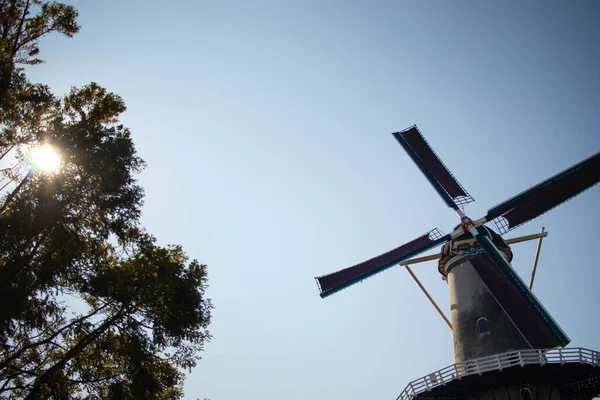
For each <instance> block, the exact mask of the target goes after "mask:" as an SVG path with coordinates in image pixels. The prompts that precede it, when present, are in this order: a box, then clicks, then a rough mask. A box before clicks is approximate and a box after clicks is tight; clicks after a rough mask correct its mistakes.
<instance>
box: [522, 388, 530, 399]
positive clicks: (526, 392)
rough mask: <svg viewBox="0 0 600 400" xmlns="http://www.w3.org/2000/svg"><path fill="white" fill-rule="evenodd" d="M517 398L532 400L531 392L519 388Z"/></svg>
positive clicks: (527, 389)
mask: <svg viewBox="0 0 600 400" xmlns="http://www.w3.org/2000/svg"><path fill="white" fill-rule="evenodd" d="M519 397H520V398H521V400H531V399H532V398H533V397H531V390H529V388H521V390H519Z"/></svg>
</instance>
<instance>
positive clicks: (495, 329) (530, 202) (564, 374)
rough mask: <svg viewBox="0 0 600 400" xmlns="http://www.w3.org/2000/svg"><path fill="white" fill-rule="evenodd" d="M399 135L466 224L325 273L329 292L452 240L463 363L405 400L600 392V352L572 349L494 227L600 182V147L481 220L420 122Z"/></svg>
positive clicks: (442, 265)
mask: <svg viewBox="0 0 600 400" xmlns="http://www.w3.org/2000/svg"><path fill="white" fill-rule="evenodd" d="M393 135H394V137H395V138H396V140H397V141H398V142H399V143H400V145H401V146H402V147H403V148H404V149H405V150H406V152H407V153H408V155H409V156H410V157H411V158H412V160H413V161H414V162H415V164H416V165H417V167H418V168H419V169H420V170H421V172H422V173H423V174H424V175H425V177H426V178H427V180H428V181H429V182H430V183H431V185H432V186H433V187H434V189H435V190H436V191H437V192H438V194H439V195H440V197H441V198H442V200H443V201H444V202H445V203H446V205H447V206H448V207H450V208H452V209H453V210H454V211H455V212H456V213H457V214H458V216H459V218H460V225H458V226H457V227H456V228H455V229H454V230H453V231H452V232H451V233H449V234H447V235H443V234H441V232H440V231H439V230H438V229H437V228H436V229H433V230H431V231H429V232H427V233H425V234H424V235H422V236H420V237H418V238H416V239H414V240H413V241H411V242H408V243H406V244H404V245H402V246H399V247H397V248H395V249H393V250H391V251H389V252H387V253H385V254H382V255H379V256H377V257H374V258H372V259H370V260H367V261H364V262H362V263H360V264H356V265H354V266H352V267H349V268H345V269H342V270H340V271H337V272H334V273H331V274H327V275H323V276H319V277H317V278H315V279H316V281H317V285H318V287H319V290H320V295H321V297H323V298H324V297H327V296H329V295H331V294H334V293H336V292H338V291H340V290H342V289H345V288H347V287H348V286H351V285H353V284H355V283H357V282H360V281H362V280H363V279H366V278H369V277H371V276H373V275H375V274H377V273H379V272H381V271H383V270H385V269H388V268H391V267H393V266H395V265H398V264H401V265H407V263H408V260H410V259H412V258H413V257H415V256H416V255H418V254H419V253H422V252H424V251H427V250H429V249H432V248H435V247H438V246H440V245H442V249H441V254H440V256H439V258H440V260H439V264H438V269H439V271H440V273H441V274H442V276H443V277H444V279H445V280H446V281H447V283H448V289H449V297H450V310H451V317H452V323H451V328H452V332H453V340H454V355H455V364H453V365H451V366H449V367H446V368H444V369H442V370H439V371H435V372H433V373H432V374H430V375H427V376H425V377H422V378H419V379H417V380H415V381H413V382H410V383H409V384H408V386H407V387H406V389H405V390H404V391H403V392H402V393H401V394H400V396H398V399H403V400H409V399H412V398H423V399H440V400H442V399H444V400H450V399H456V400H458V399H464V398H472V399H475V398H477V399H486V400H487V399H490V400H504V399H507V400H532V399H534V398H535V399H548V400H554V399H591V398H592V397H594V396H597V395H598V394H600V353H599V352H596V351H591V350H587V349H581V348H577V349H565V348H564V347H565V346H566V345H568V344H569V342H570V340H569V338H568V337H567V335H566V334H565V333H564V332H563V330H562V329H561V328H560V326H559V325H558V324H557V323H556V321H554V319H553V318H552V316H551V315H550V314H549V313H548V311H546V309H545V308H544V306H542V304H541V303H540V301H539V300H538V299H537V298H536V297H535V295H534V294H533V293H532V292H531V290H530V289H529V288H528V287H527V285H525V283H524V282H523V281H522V280H521V278H520V277H519V275H518V274H517V273H516V272H515V270H514V269H513V268H512V266H511V264H510V262H511V261H512V251H511V249H510V247H509V245H508V244H507V241H505V240H504V239H503V238H502V237H501V236H500V234H498V233H496V232H494V231H493V230H492V229H490V228H488V227H487V226H485V224H486V223H488V222H493V223H494V224H495V225H496V228H497V229H498V231H499V232H500V233H501V234H504V233H506V232H508V231H510V230H511V229H514V228H515V227H517V226H520V225H522V224H524V223H526V222H528V221H530V220H532V219H534V218H536V217H538V216H539V215H541V214H543V213H545V212H546V211H548V210H550V209H552V208H554V207H556V206H558V205H559V204H561V203H563V202H565V201H567V200H569V199H571V198H572V197H574V196H576V195H578V194H579V193H581V192H583V191H585V190H586V189H589V188H590V187H592V186H593V185H595V184H596V183H598V182H599V181H600V153H596V154H595V155H593V156H591V157H589V158H587V159H585V160H583V161H581V162H579V163H578V164H576V165H574V166H572V167H570V168H568V169H566V170H564V171H562V172H560V173H558V174H557V175H554V176H553V177H551V178H549V179H547V180H545V181H543V182H540V183H539V184H537V185H535V186H533V187H531V188H529V189H527V190H525V191H524V192H522V193H520V194H518V195H516V196H514V197H512V198H510V199H508V200H506V201H504V202H502V203H500V204H498V205H496V206H494V207H492V208H490V209H489V210H488V211H487V213H486V215H485V216H483V217H482V218H479V219H477V220H471V219H470V218H469V217H467V216H466V215H465V213H464V212H463V211H462V209H461V207H462V206H464V205H465V204H468V203H470V202H472V201H473V198H472V197H471V196H470V195H469V194H468V193H467V191H466V190H465V189H464V188H463V187H462V186H461V185H460V184H459V183H458V181H457V180H456V179H455V178H454V176H453V175H452V174H451V173H450V172H449V171H448V169H447V168H446V166H445V165H444V164H443V163H442V162H441V160H440V159H439V157H438V156H437V155H436V154H435V152H434V151H433V150H432V149H431V147H430V146H429V144H428V143H427V142H426V141H425V139H424V138H423V136H422V135H421V133H420V132H419V130H418V128H417V127H416V126H413V127H410V128H408V129H406V130H404V131H402V132H396V133H394V134H393ZM435 258H437V257H435ZM429 259H431V257H429ZM409 272H411V271H410V269H409ZM411 274H412V273H411ZM436 308H437V306H436Z"/></svg>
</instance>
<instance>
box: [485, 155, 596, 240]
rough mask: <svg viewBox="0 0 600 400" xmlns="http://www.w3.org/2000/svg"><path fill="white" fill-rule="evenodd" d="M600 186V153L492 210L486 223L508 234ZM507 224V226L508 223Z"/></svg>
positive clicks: (488, 213) (489, 211) (487, 216)
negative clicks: (489, 222) (496, 221)
mask: <svg viewBox="0 0 600 400" xmlns="http://www.w3.org/2000/svg"><path fill="white" fill-rule="evenodd" d="M598 182H600V152H599V153H596V154H594V155H593V156H591V157H589V158H587V159H585V160H583V161H581V162H579V163H577V164H575V165H573V166H572V167H570V168H568V169H566V170H564V171H562V172H560V173H558V174H556V175H554V176H553V177H551V178H549V179H546V180H545V181H543V182H540V183H538V184H537V185H535V186H533V187H531V188H529V189H527V190H526V191H524V192H523V193H521V194H518V195H516V196H514V197H512V198H510V199H508V200H506V201H504V202H502V203H500V204H498V205H497V206H495V207H492V208H491V209H489V210H488V212H487V215H486V219H487V220H488V221H491V220H493V219H496V218H499V217H501V218H504V220H505V221H501V222H499V223H497V224H496V225H497V227H498V229H499V230H500V232H501V233H506V232H508V231H510V230H511V229H514V228H516V227H517V226H519V225H521V224H524V223H526V222H528V221H530V220H532V219H534V218H536V217H538V216H540V215H542V214H544V213H545V212H546V211H548V210H551V209H552V208H554V207H556V206H558V205H560V204H562V203H564V202H565V201H567V200H569V199H570V198H572V197H574V196H576V195H578V194H579V193H581V192H583V191H585V190H587V189H589V188H591V187H592V186H594V185H596V184H597V183H598ZM504 222H505V223H504Z"/></svg>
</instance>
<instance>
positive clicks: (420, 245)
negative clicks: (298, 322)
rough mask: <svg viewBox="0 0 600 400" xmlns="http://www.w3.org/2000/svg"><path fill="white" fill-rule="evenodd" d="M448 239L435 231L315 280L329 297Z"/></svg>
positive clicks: (322, 294) (325, 295)
mask: <svg viewBox="0 0 600 400" xmlns="http://www.w3.org/2000/svg"><path fill="white" fill-rule="evenodd" d="M448 239H450V235H445V236H442V235H441V234H440V232H439V230H437V229H433V230H431V231H429V232H428V233H426V234H424V235H423V236H420V237H418V238H416V239H414V240H412V241H410V242H408V243H405V244H403V245H402V246H400V247H397V248H395V249H394V250H391V251H388V252H387V253H384V254H381V255H379V256H377V257H374V258H371V259H370V260H367V261H364V262H362V263H360V264H356V265H354V266H352V267H348V268H345V269H342V270H340V271H337V272H333V273H331V274H328V275H323V276H318V277H316V278H315V279H316V281H317V285H318V286H319V290H320V292H321V297H327V296H329V295H331V294H333V293H335V292H338V291H340V290H342V289H344V288H347V287H348V286H350V285H353V284H355V283H358V282H360V281H362V280H363V279H366V278H369V277H371V276H373V275H375V274H376V273H378V272H381V271H383V270H385V269H387V268H390V267H393V266H394V265H396V264H398V263H400V262H402V261H404V260H407V259H408V258H410V257H414V256H415V255H417V254H419V253H422V252H424V251H426V250H429V249H431V248H433V247H435V246H438V245H440V244H442V243H444V242H445V241H447V240H448Z"/></svg>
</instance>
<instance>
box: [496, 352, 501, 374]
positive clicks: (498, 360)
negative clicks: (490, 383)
mask: <svg viewBox="0 0 600 400" xmlns="http://www.w3.org/2000/svg"><path fill="white" fill-rule="evenodd" d="M496 362H497V363H498V371H502V364H501V363H500V356H499V355H496Z"/></svg>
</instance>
